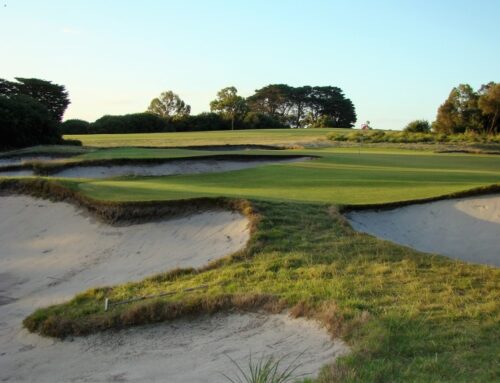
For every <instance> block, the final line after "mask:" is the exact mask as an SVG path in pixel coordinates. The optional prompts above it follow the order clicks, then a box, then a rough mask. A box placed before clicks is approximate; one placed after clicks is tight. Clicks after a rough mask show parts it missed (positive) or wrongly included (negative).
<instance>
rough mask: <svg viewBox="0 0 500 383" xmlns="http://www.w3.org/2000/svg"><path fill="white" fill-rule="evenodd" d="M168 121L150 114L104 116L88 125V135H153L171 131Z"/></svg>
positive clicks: (171, 127)
mask: <svg viewBox="0 0 500 383" xmlns="http://www.w3.org/2000/svg"><path fill="white" fill-rule="evenodd" d="M172 130H173V126H172V125H171V123H170V121H169V120H166V119H164V118H161V117H158V116H157V115H155V114H151V113H134V114H126V115H123V116H104V117H101V118H99V119H98V120H97V121H96V122H94V123H93V124H91V125H90V131H89V133H154V132H168V131H172Z"/></svg>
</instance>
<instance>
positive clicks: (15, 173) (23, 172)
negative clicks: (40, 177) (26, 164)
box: [0, 168, 35, 177]
mask: <svg viewBox="0 0 500 383" xmlns="http://www.w3.org/2000/svg"><path fill="white" fill-rule="evenodd" d="M0 169H1V168H0ZM34 175H35V172H34V171H33V170H31V169H17V170H0V177H28V176H34Z"/></svg>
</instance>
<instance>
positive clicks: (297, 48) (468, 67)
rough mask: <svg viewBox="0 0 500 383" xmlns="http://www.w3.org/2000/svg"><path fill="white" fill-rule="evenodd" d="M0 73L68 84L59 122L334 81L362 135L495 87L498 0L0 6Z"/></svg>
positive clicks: (24, 2) (499, 68)
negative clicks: (160, 98)
mask: <svg viewBox="0 0 500 383" xmlns="http://www.w3.org/2000/svg"><path fill="white" fill-rule="evenodd" d="M0 4H1V8H0V33H1V36H2V38H1V39H0V52H1V58H0V77H2V78H6V79H13V78H14V77H38V78H43V79H47V80H52V81H54V82H56V83H60V84H64V85H66V87H67V89H68V90H69V93H70V98H71V101H72V104H71V105H70V107H69V108H68V110H67V112H66V114H65V118H83V119H86V120H90V121H93V120H95V119H97V118H99V117H100V116H102V115H104V114H124V113H134V112H140V111H144V110H145V109H146V108H147V106H148V104H149V101H150V100H151V99H152V98H153V97H156V96H157V95H158V94H159V93H160V92H161V91H163V90H168V89H171V90H173V91H174V92H176V93H178V94H179V95H180V96H181V97H182V98H183V99H184V100H185V101H186V102H187V103H189V104H190V105H191V106H192V110H193V112H194V113H198V112H202V111H207V110H208V109H209V106H208V105H209V102H210V100H212V99H213V98H214V96H215V94H216V92H217V91H218V90H219V89H221V88H223V87H225V86H230V85H233V86H236V87H237V88H238V90H239V92H240V93H241V94H242V95H243V96H248V95H250V94H252V93H253V91H254V90H255V89H257V88H260V87H262V86H264V85H267V84H270V83H287V84H290V85H295V86H297V85H335V86H339V87H341V88H342V89H343V90H344V92H345V93H346V95H347V97H349V98H351V100H352V101H353V102H354V104H355V106H356V111H357V114H358V122H357V124H356V126H357V127H359V125H360V123H361V122H364V121H365V120H370V121H372V125H373V126H374V127H376V128H385V129H400V128H402V127H403V126H404V125H405V124H406V123H407V122H409V121H411V120H413V119H417V118H425V119H429V120H433V119H434V117H435V114H436V110H437V108H438V106H439V105H440V104H441V103H442V102H443V101H444V99H446V97H447V95H448V93H449V91H450V90H451V88H452V87H453V86H456V85H458V84H459V83H469V84H471V85H472V86H473V87H475V88H476V87H478V86H480V85H481V84H482V83H486V82H488V81H496V82H498V81H499V80H500V78H499V77H500V76H499V74H500V50H499V49H498V47H499V46H500V23H499V22H498V15H500V1H499V0H490V1H487V0H476V1H470V0H467V1H463V0H453V1H452V0H441V1H438V0H434V1H430V0H419V1H417V0H415V1H410V0H399V1H396V0H394V1H384V0H379V1H360V0H359V1H356V0H354V1H347V0H345V1H334V0H331V1H313V0H309V1H285V0H283V1H279V0H274V1H272V0H267V1H261V0H254V1H237V0H233V1H229V0H228V1H222V0H220V1H219V0H212V1H194V0H192V1H190V0H178V1H148V0H143V1H141V0H136V1H125V0H122V1H118V0H117V1H105V0H100V1H93V0H86V1H79V0H71V1H70V0H60V1H56V0H45V1H42V0H37V1H34V0H1V3H0Z"/></svg>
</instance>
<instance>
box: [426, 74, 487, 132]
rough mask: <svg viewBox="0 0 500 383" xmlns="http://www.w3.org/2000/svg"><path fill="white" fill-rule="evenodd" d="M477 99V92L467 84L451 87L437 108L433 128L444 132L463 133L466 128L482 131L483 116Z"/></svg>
mask: <svg viewBox="0 0 500 383" xmlns="http://www.w3.org/2000/svg"><path fill="white" fill-rule="evenodd" d="M478 100H479V95H478V93H477V92H475V91H474V89H472V87H471V86H470V85H468V84H460V85H459V86H458V87H456V88H453V89H452V90H451V92H450V95H449V96H448V98H447V99H446V101H445V102H444V103H443V104H442V105H441V106H440V107H439V109H438V113H437V117H436V121H435V122H434V123H433V126H432V127H433V129H434V130H435V131H436V132H438V133H446V134H451V133H463V132H465V131H466V130H470V131H482V130H483V128H484V117H483V115H482V113H481V110H480V109H479V107H478Z"/></svg>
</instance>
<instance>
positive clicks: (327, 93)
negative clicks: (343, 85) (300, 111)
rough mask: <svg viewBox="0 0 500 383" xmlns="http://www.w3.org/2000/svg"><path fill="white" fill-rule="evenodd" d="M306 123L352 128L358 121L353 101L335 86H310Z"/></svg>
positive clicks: (307, 98) (318, 125)
mask: <svg viewBox="0 0 500 383" xmlns="http://www.w3.org/2000/svg"><path fill="white" fill-rule="evenodd" d="M305 100H306V105H307V110H308V115H307V120H306V123H307V124H308V125H311V126H315V127H331V128H348V127H349V128H350V127H352V126H353V125H354V123H355V122H356V112H355V110H354V105H353V103H352V101H351V100H350V99H348V98H345V96H344V93H343V92H342V90H341V89H340V88H338V87H335V86H315V87H312V88H311V87H309V93H308V94H307V95H306V98H305Z"/></svg>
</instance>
